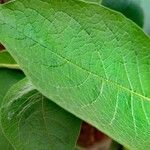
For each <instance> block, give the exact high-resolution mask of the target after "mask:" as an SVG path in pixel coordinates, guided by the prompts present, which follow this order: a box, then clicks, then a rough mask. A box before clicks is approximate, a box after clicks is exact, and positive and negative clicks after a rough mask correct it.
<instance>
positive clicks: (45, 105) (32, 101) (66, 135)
mask: <svg viewBox="0 0 150 150" xmlns="http://www.w3.org/2000/svg"><path fill="white" fill-rule="evenodd" d="M1 123H2V127H3V130H4V132H5V134H6V137H7V138H8V139H9V141H10V142H11V143H12V145H13V146H14V148H15V150H21V149H22V150H33V149H36V150H48V149H51V150H59V149H61V150H72V149H74V147H75V144H76V140H77V137H78V134H79V129H80V120H79V119H77V118H76V117H73V116H72V115H71V114H69V113H67V112H66V111H64V110H63V109H61V108H60V107H58V106H57V105H56V104H54V103H53V102H51V101H50V100H48V99H47V98H45V97H44V96H42V95H41V94H40V93H39V92H37V90H35V88H34V86H32V84H31V83H30V82H28V80H27V79H25V80H23V81H21V82H19V83H18V84H16V85H14V86H13V87H12V88H11V89H10V90H9V91H8V93H7V95H6V96H5V98H4V103H3V105H2V110H1Z"/></svg>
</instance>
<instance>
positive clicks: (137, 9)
mask: <svg viewBox="0 0 150 150" xmlns="http://www.w3.org/2000/svg"><path fill="white" fill-rule="evenodd" d="M102 5H104V6H106V7H108V8H111V9H113V10H117V11H119V12H121V13H122V14H124V15H125V16H126V17H127V18H129V19H131V20H133V21H134V22H135V23H136V24H137V25H139V26H140V27H143V24H144V13H143V10H142V7H141V6H140V3H139V0H102Z"/></svg>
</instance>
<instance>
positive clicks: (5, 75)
mask: <svg viewBox="0 0 150 150" xmlns="http://www.w3.org/2000/svg"><path fill="white" fill-rule="evenodd" d="M0 57H1V56H0ZM23 77H24V75H23V73H22V72H20V71H15V70H9V69H0V106H1V103H2V100H3V97H4V96H5V94H6V92H7V91H8V89H9V88H10V87H11V86H12V85H13V84H15V83H16V82H18V81H19V80H21V79H22V78H23ZM0 149H1V150H12V149H13V148H12V147H11V145H10V144H9V142H8V141H7V139H6V138H5V137H4V135H3V133H2V130H1V128H0Z"/></svg>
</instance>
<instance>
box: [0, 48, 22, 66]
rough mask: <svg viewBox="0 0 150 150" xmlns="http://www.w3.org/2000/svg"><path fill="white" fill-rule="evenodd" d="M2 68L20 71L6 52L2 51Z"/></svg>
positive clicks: (0, 60)
mask: <svg viewBox="0 0 150 150" xmlns="http://www.w3.org/2000/svg"><path fill="white" fill-rule="evenodd" d="M0 68H9V69H20V68H19V65H17V63H16V62H15V60H14V59H13V58H12V57H11V55H10V54H9V53H8V52H7V51H6V50H4V51H0Z"/></svg>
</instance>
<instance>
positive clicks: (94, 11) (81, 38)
mask: <svg viewBox="0 0 150 150" xmlns="http://www.w3.org/2000/svg"><path fill="white" fill-rule="evenodd" d="M89 1H90V2H98V1H91V0H89ZM107 1H108V0H107ZM105 2H106V1H105ZM109 2H110V1H109ZM120 2H122V4H121V5H120V3H116V1H114V3H116V4H115V5H110V4H111V3H104V1H103V3H102V4H103V5H105V6H108V7H109V6H111V8H113V9H115V10H118V11H121V12H124V13H125V15H126V16H127V17H129V18H130V19H132V20H133V21H135V22H136V23H137V24H138V25H140V26H142V25H143V21H142V20H143V18H142V17H143V13H142V11H141V10H140V9H141V8H140V7H138V6H137V5H135V3H131V1H126V3H124V2H125V1H120ZM114 3H113V4H114ZM129 4H130V5H129ZM139 10H140V11H139ZM132 12H134V13H135V14H137V15H136V18H134V17H135V15H133V13H132ZM136 12H138V13H136ZM128 15H130V16H128ZM140 18H141V20H140ZM0 34H1V36H0V42H2V44H3V45H4V46H5V47H6V49H8V51H9V52H10V53H11V55H12V56H13V58H14V59H15V60H16V62H17V63H18V64H19V66H20V67H21V68H22V69H23V71H24V72H25V74H26V76H27V77H28V79H29V80H30V82H28V81H27V80H24V81H22V82H20V83H18V84H17V85H15V86H13V87H12V88H11V90H10V91H9V92H8V93H7V95H6V97H5V99H4V104H3V107H2V111H1V112H2V113H1V115H2V118H1V121H2V126H3V130H4V132H5V134H6V136H7V138H8V139H9V140H10V141H11V143H12V144H13V146H14V147H15V149H18V150H20V149H25V150H28V149H29V150H30V149H31V150H32V149H45V150H47V149H48V147H50V146H54V147H52V149H54V150H57V149H59V148H58V147H57V146H58V145H59V144H62V146H61V147H62V149H68V150H70V149H72V148H73V147H74V145H75V141H76V138H77V135H78V132H77V131H78V130H79V124H80V123H79V122H80V121H79V120H78V119H76V118H75V117H74V116H72V115H70V114H69V113H67V112H65V111H64V110H63V109H65V110H67V111H68V112H70V113H72V114H74V115H75V116H77V117H79V118H81V119H82V120H84V121H87V122H88V123H90V124H92V125H93V126H95V127H96V128H98V129H99V130H101V131H103V132H104V133H106V134H107V135H109V136H110V137H112V138H113V139H115V140H116V141H118V142H119V143H121V144H123V145H124V146H125V147H127V148H129V149H132V150H143V149H144V150H149V149H150V113H149V110H150V109H149V108H150V86H149V85H150V80H149V77H150V71H149V68H150V55H149V53H150V40H149V37H147V36H146V35H145V34H144V33H143V31H142V30H141V29H140V28H139V27H138V26H137V25H135V24H134V23H133V22H132V21H131V20H129V19H127V18H125V17H124V16H123V15H121V14H120V13H117V12H115V11H112V10H110V9H108V8H105V7H103V6H101V5H95V4H93V3H88V2H87V0H86V3H85V2H82V1H78V0H69V1H68V0H37V1H36V3H35V1H33V0H30V1H29V0H27V1H25V0H24V1H23V0H17V1H15V2H12V3H9V4H7V5H1V6H0ZM5 67H6V66H5ZM31 82H32V84H33V85H32V84H31ZM35 89H37V90H38V91H39V92H38V91H37V90H35ZM40 93H42V94H40ZM42 95H44V96H46V97H47V98H49V99H47V98H45V97H44V96H42ZM51 100H52V101H53V102H55V103H56V104H57V105H59V106H61V107H62V108H63V109H62V108H59V106H57V105H56V104H53V103H52V102H51ZM43 106H44V107H43ZM43 108H44V110H45V111H43ZM55 109H56V110H57V111H56V110H55ZM53 111H54V112H58V114H57V113H56V114H55V113H54V112H53ZM43 114H45V115H46V116H45V117H43ZM54 114H55V115H54ZM65 114H66V115H67V116H68V115H70V117H67V120H66V117H65V116H66V115H65ZM53 117H56V118H55V119H54V120H57V121H59V122H63V123H64V124H65V125H66V124H67V123H68V122H69V123H73V124H69V127H68V128H64V130H62V126H58V125H57V122H55V121H52V122H51V120H53V119H51V118H53ZM44 118H46V119H47V120H46V122H50V123H51V126H50V127H49V128H48V130H47V131H48V132H45V129H47V126H48V124H44V121H43V120H45V119H44ZM68 118H69V119H68ZM74 121H75V122H77V124H78V125H76V123H74ZM36 124H38V126H36ZM54 127H56V128H54ZM57 127H58V128H57ZM70 127H72V128H70ZM18 128H19V131H18ZM59 128H61V129H59ZM57 129H58V130H57ZM65 129H70V131H69V132H72V133H71V135H72V136H71V137H72V139H71V143H72V144H68V147H67V145H65V142H64V138H65V137H66V135H67V133H68V132H65V131H66V130H65ZM30 131H32V132H30ZM54 131H56V132H55V133H56V136H52V137H53V140H52V141H51V140H48V137H49V134H50V137H51V133H54ZM58 131H61V132H58ZM35 133H36V134H35ZM37 133H39V134H37ZM57 134H58V135H57ZM52 135H53V134H52ZM27 136H28V138H27V139H25V137H27ZM58 136H59V137H60V136H63V138H62V139H63V140H60V139H59V140H58V138H57V137H58ZM14 137H15V138H14ZM71 137H70V138H71ZM70 138H69V139H70ZM39 139H40V140H39ZM67 139H68V138H67ZM39 141H42V142H39ZM59 141H61V142H60V143H59ZM62 141H63V142H62ZM57 144H58V145H57ZM59 147H60V146H59Z"/></svg>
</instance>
